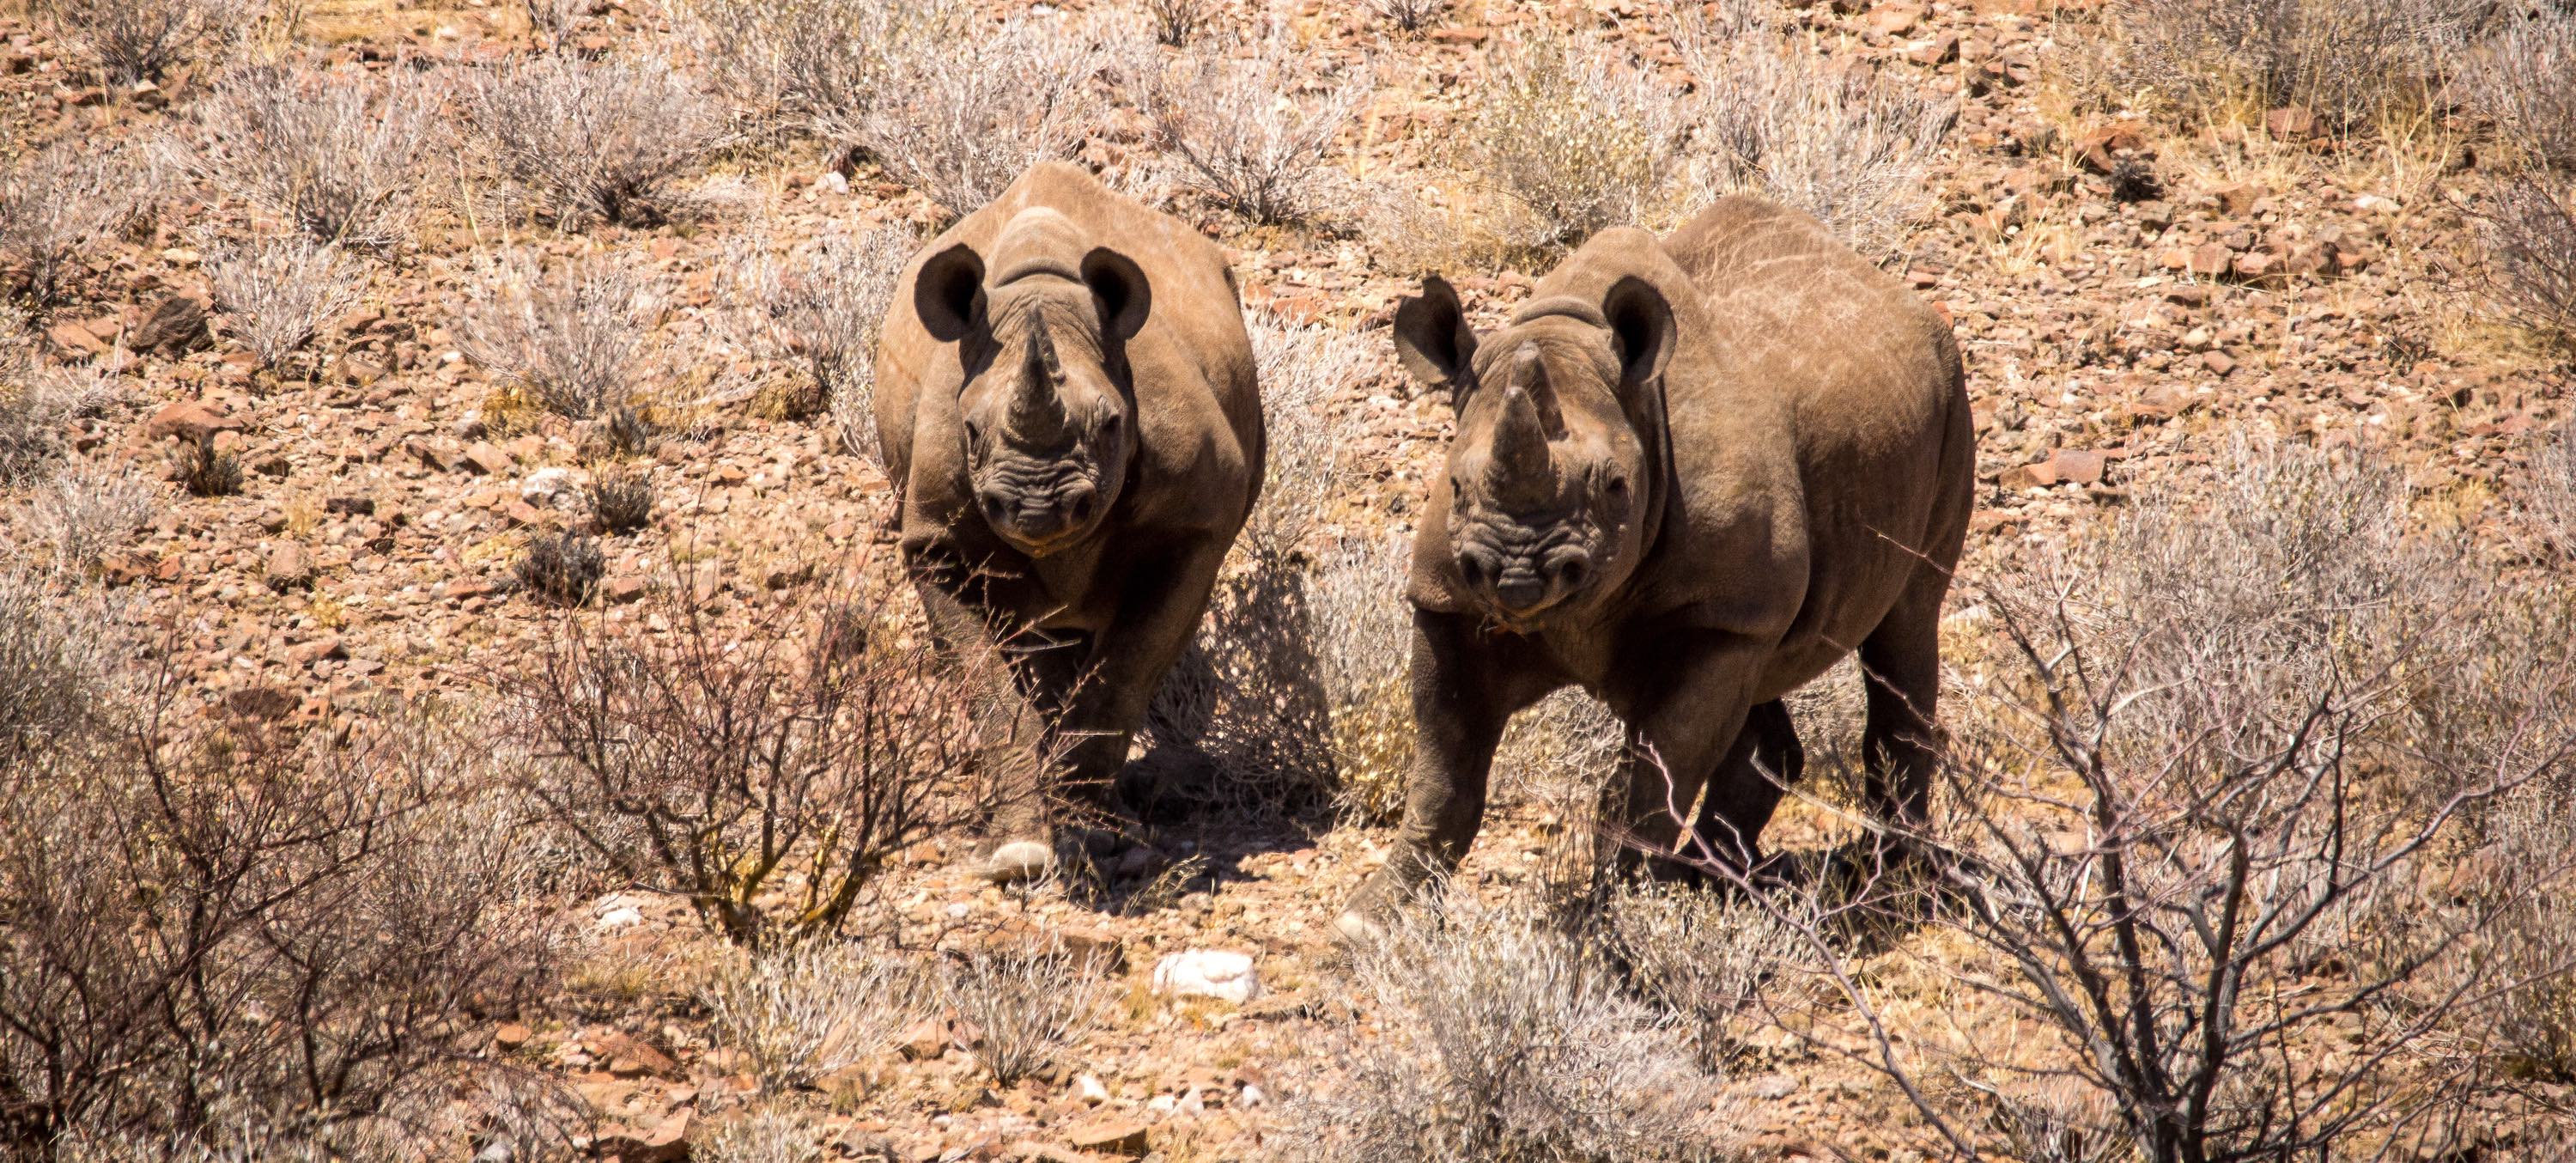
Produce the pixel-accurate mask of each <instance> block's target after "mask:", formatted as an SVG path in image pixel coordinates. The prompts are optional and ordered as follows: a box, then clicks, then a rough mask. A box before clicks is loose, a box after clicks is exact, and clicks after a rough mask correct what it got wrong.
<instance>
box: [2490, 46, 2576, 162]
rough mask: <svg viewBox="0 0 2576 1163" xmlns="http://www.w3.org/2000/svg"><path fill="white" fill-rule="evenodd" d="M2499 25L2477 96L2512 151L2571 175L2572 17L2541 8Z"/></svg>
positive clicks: (2575, 75) (2575, 107)
mask: <svg viewBox="0 0 2576 1163" xmlns="http://www.w3.org/2000/svg"><path fill="white" fill-rule="evenodd" d="M2505 19H2506V20H2507V21H2508V23H2507V24H2506V26H2505V28H2504V30H2503V31H2502V32H2501V33H2499V34H2498V35H2497V36H2496V37H2495V38H2494V40H2493V41H2492V42H2491V43H2490V44H2489V45H2488V46H2487V49H2488V51H2487V52H2486V54H2485V55H2484V57H2483V59H2482V62H2481V65H2480V67H2479V69H2478V71H2477V74H2476V76H2477V82H2478V84H2477V87H2478V89H2479V91H2480V96H2481V97H2483V99H2484V103H2485V105H2486V106H2487V107H2488V108H2489V109H2492V110H2494V111H2495V114H2496V119H2497V120H2498V121H2499V122H2501V123H2502V128H2503V132H2504V134H2505V136H2506V138H2507V139H2508V141H2509V142H2510V143H2511V144H2512V145H2514V146H2516V147H2518V148H2520V149H2524V150H2527V151H2529V152H2530V154H2531V156H2532V157H2533V159H2534V160H2536V161H2538V162H2540V163H2541V164H2543V165H2547V166H2555V167H2557V168H2559V169H2562V170H2576V12H2571V11H2568V10H2567V9H2565V8H2552V7H2550V6H2548V5H2541V6H2540V7H2539V8H2538V10H2537V11H2534V12H2532V13H2530V14H2529V15H2528V16H2521V15H2518V14H2517V15H2515V16H2508V17H2506V18H2505Z"/></svg>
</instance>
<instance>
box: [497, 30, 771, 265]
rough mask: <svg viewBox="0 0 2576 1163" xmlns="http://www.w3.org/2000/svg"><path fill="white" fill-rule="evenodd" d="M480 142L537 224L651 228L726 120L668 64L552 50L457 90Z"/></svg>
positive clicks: (718, 140)
mask: <svg viewBox="0 0 2576 1163" xmlns="http://www.w3.org/2000/svg"><path fill="white" fill-rule="evenodd" d="M465 97H466V100H465V108H466V112H467V116H468V118H469V119H470V120H471V121H472V122H473V126H474V129H475V132H476V134H477V135H478V136H479V137H480V138H481V140H482V141H483V143H484V144H485V145H486V146H487V147H488V148H489V150H490V158H491V161H492V163H493V164H494V165H495V166H497V167H498V168H499V170H500V173H501V176H502V177H503V178H504V179H506V180H507V181H508V182H509V183H510V185H511V186H512V187H513V188H515V190H516V191H517V192H518V194H519V195H520V196H522V197H524V198H525V199H526V202H527V205H528V209H529V210H530V211H531V212H533V213H534V214H535V215H536V217H537V218H538V219H539V220H540V221H544V222H549V223H552V224H554V225H556V226H559V227H562V228H565V229H579V228H581V227H583V226H587V225H589V224H591V223H594V222H608V223H616V224H619V225H625V226H650V225H654V224H656V223H659V222H661V221H663V220H664V219H666V218H668V217H669V216H670V215H671V214H673V213H674V212H677V211H679V210H681V209H682V208H683V202H684V197H683V195H682V192H681V191H680V190H679V189H678V188H677V187H678V183H679V181H680V178H681V177H682V175H683V174H685V173H686V172H687V171H689V170H690V169H692V168H693V167H695V166H696V165H697V164H698V162H700V161H701V160H703V159H704V158H706V157H707V156H708V155H709V154H712V153H714V152H715V151H716V150H717V149H718V148H720V147H721V146H723V144H724V142H725V137H726V127H725V118H724V112H723V110H722V108H721V107H719V106H718V105H717V104H716V101H715V99H714V98H713V97H710V96H708V95H707V94H705V93H703V92H701V91H700V90H699V89H698V87H697V85H696V84H695V83H694V82H692V81H691V80H690V79H689V78H688V77H687V76H686V75H685V74H682V73H680V72H679V71H677V70H675V69H673V68H672V67H671V66H670V65H669V64H668V63H666V62H663V61H660V60H653V59H646V60H639V61H613V60H590V59H587V58H583V57H579V56H573V55H569V54H561V53H550V54H546V55H543V56H537V57H525V58H520V59H517V60H513V61H510V62H508V63H505V64H502V65H499V66H497V67H495V68H494V69H493V70H492V71H491V72H490V73H488V74H486V75H485V76H484V77H482V78H481V79H480V81H479V82H478V83H476V84H474V85H472V86H470V87H468V88H467V89H466V91H465Z"/></svg>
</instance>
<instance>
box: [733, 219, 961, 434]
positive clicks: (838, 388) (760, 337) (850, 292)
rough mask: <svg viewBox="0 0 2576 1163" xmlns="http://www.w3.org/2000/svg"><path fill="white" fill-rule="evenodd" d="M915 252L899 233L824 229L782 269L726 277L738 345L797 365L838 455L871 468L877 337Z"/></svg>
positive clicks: (745, 270)
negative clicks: (826, 417)
mask: <svg viewBox="0 0 2576 1163" xmlns="http://www.w3.org/2000/svg"><path fill="white" fill-rule="evenodd" d="M920 243H921V240H920V239H919V238H918V237H916V236H915V235H914V234H913V232H912V231H910V230H908V229H905V228H903V227H900V226H879V227H876V228H874V229H870V230H867V231H863V232H859V233H855V234H853V233H849V232H845V231H842V230H840V229H837V228H830V227H827V228H826V229H825V230H824V232H823V233H822V235H821V236H820V237H818V238H816V239H815V240H814V241H813V242H812V243H811V244H809V245H807V246H805V247H803V248H801V249H799V250H798V251H797V252H795V253H794V254H791V255H789V256H788V257H787V258H786V259H785V260H783V261H782V260H777V259H771V258H767V257H763V258H761V259H758V260H755V261H753V262H749V263H745V264H743V267H742V269H741V270H740V271H738V272H737V274H736V275H735V278H736V280H737V281H736V284H735V295H736V298H737V299H738V300H739V302H740V304H741V308H742V309H741V310H740V312H739V313H738V318H740V319H742V320H743V321H744V327H743V328H742V330H743V331H744V333H745V338H746V340H747V341H748V342H747V346H749V347H750V349H751V350H752V352H753V353H754V354H755V355H758V356H760V357H761V358H764V359H772V360H788V359H793V360H795V361H797V362H799V363H801V364H803V365H804V367H805V370H806V372H807V374H808V375H810V376H811V377H812V379H813V384H814V391H815V393H816V394H817V396H818V397H819V403H820V405H821V408H822V409H823V410H824V411H826V412H828V413H830V415H831V417H832V422H833V426H834V427H835V428H836V429H837V430H838V431H839V433H840V436H841V445H842V447H844V448H846V449H847V450H848V451H849V452H850V454H851V455H853V456H857V457H859V458H861V459H864V460H866V461H868V462H869V463H871V464H874V463H876V461H877V458H878V456H879V454H880V450H879V447H878V444H877V423H876V393H875V388H876V366H875V364H876V353H877V332H878V329H879V328H881V327H883V326H884V324H885V316H886V311H887V309H888V308H889V307H890V306H891V305H892V302H893V297H894V284H895V280H896V279H897V278H899V277H900V276H901V275H902V274H903V264H904V261H905V260H906V259H909V258H910V257H911V256H912V252H913V251H914V250H915V249H917V248H918V247H919V246H920ZM807 410H808V411H810V410H811V409H807Z"/></svg>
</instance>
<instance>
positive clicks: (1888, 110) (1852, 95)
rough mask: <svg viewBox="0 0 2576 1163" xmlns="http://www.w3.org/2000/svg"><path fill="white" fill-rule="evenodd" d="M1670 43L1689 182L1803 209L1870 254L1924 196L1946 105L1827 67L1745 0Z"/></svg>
mask: <svg viewBox="0 0 2576 1163" xmlns="http://www.w3.org/2000/svg"><path fill="white" fill-rule="evenodd" d="M1675 46H1676V48H1678V49H1679V50H1680V52H1681V54H1682V60H1683V63H1684V64H1685V65H1686V66H1687V67H1688V69H1689V71H1690V74H1691V78H1692V81H1693V83H1694V85H1695V86H1696V91H1695V92H1694V93H1693V94H1692V98H1691V100H1692V103H1693V104H1694V105H1695V106H1697V109H1698V113H1697V116H1698V118H1699V128H1698V131H1697V133H1698V139H1697V140H1695V141H1694V142H1693V151H1694V153H1695V154H1696V155H1697V157H1696V159H1695V161H1694V167H1695V169H1696V171H1697V172H1696V173H1695V175H1694V181H1693V185H1695V186H1697V187H1699V188H1700V189H1703V190H1707V191H1710V192H1714V193H1731V192H1734V191H1738V190H1741V191H1745V192H1749V193H1754V194H1759V195H1761V196H1763V197H1765V198H1769V199H1771V200H1773V201H1776V202H1779V203H1781V204H1782V205H1786V206H1790V207H1793V208H1795V209H1799V210H1803V211H1806V212H1807V213H1809V214H1812V215H1815V216H1816V217H1817V218H1818V219H1819V220H1821V221H1823V222H1824V223H1825V225H1827V226H1829V227H1832V228H1833V230H1834V232H1835V233H1836V234H1839V235H1841V236H1842V237H1843V238H1844V239H1845V240H1846V241H1848V242H1850V243H1851V244H1852V246H1853V247H1854V248H1855V249H1857V250H1859V251H1860V252H1861V253H1863V254H1865V255H1868V256H1870V257H1872V258H1877V257H1880V256H1882V255H1885V254H1887V253H1888V252H1889V251H1891V250H1893V249H1895V247H1896V246H1897V245H1898V243H1899V242H1900V241H1901V231H1902V229H1903V227H1904V225H1905V223H1906V222H1907V221H1908V220H1909V219H1911V218H1913V217H1914V216H1915V215H1916V214H1918V213H1919V212H1920V211H1922V209H1923V208H1924V207H1925V206H1926V205H1927V204H1928V203H1929V202H1930V201H1931V189H1930V187H1929V185H1928V184H1927V183H1925V182H1924V181H1923V174H1924V166H1925V164H1926V163H1927V162H1929V161H1930V160H1931V154H1932V151H1933V149H1934V147H1936V146H1938V145H1939V144H1940V141H1941V138H1942V135H1943V134H1945V133H1946V132H1948V129H1949V126H1950V122H1951V120H1952V118H1953V117H1954V116H1955V112H1956V111H1955V110H1954V109H1953V108H1952V107H1951V106H1949V105H1946V104H1936V103H1934V102H1930V101H1926V100H1925V99H1923V97H1922V96H1920V95H1919V94H1917V93H1915V92H1914V91H1912V90H1911V89H1909V88H1907V87H1905V86H1903V85H1901V84H1899V83H1897V82H1894V81H1891V80H1888V79H1885V78H1882V77H1880V76H1879V75H1878V74H1877V73H1876V72H1875V71H1873V70H1871V69H1869V68H1868V67H1866V66H1860V65H1849V64H1846V65H1843V66H1840V67H1837V66H1834V65H1831V64H1828V63H1827V62H1826V61H1824V60H1823V59H1821V58H1819V57H1817V56H1816V55H1815V54H1814V53H1813V52H1812V51H1810V50H1809V49H1808V48H1807V47H1806V46H1805V45H1803V44H1800V43H1797V42H1796V41H1795V40H1793V39H1792V38H1789V37H1786V36H1783V35H1782V34H1781V33H1780V32H1779V31H1778V30H1777V29H1776V28H1774V27H1773V25H1772V23H1771V18H1770V17H1769V15H1768V14H1767V12H1766V10H1764V9H1761V8H1757V7H1754V6H1752V5H1750V4H1739V5H1735V6H1732V7H1731V8H1730V9H1729V10H1728V11H1727V14H1726V16H1725V17H1724V18H1722V19H1717V20H1710V19H1706V18H1694V19H1692V20H1690V21H1687V22H1685V24H1684V28H1683V32H1682V34H1681V35H1679V36H1677V37H1676V38H1675Z"/></svg>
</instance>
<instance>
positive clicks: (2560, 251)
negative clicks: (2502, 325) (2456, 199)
mask: <svg viewBox="0 0 2576 1163" xmlns="http://www.w3.org/2000/svg"><path fill="white" fill-rule="evenodd" d="M2489 193H2490V201H2491V203H2492V206H2491V208H2490V210H2489V211H2488V215H2487V220H2486V236H2487V276H2486V284H2487V297H2488V298H2489V299H2491V300H2493V301H2494V303H2495V305H2496V307H2497V308H2498V309H2499V310H2500V311H2501V312H2502V313H2503V314H2504V316H2505V317H2506V318H2507V319H2509V320H2511V321H2513V322H2514V323H2516V324H2518V325H2520V326H2523V327H2527V328H2529V329H2531V331H2532V332H2533V333H2534V334H2536V335H2539V336H2540V337H2542V338H2543V339H2545V340H2546V341H2548V342H2550V343H2553V344H2555V345H2557V346H2559V347H2561V348H2563V349H2566V350H2568V351H2570V352H2576V179H2571V180H2566V181H2560V180H2555V179H2552V178H2550V177H2548V176H2546V175H2537V174H2535V175H2524V176H2520V177H2512V178H2504V179H2500V180H2498V181H2497V182H2496V183H2495V184H2494V185H2493V186H2492V187H2491V189H2490V191H2489Z"/></svg>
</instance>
